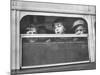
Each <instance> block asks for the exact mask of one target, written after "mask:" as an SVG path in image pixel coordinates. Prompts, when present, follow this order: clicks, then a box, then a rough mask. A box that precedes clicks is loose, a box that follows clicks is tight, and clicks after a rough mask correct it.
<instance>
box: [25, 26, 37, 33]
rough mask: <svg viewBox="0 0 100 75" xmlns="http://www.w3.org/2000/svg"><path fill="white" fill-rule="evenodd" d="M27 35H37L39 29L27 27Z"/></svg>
mask: <svg viewBox="0 0 100 75" xmlns="http://www.w3.org/2000/svg"><path fill="white" fill-rule="evenodd" d="M27 30H28V31H27V32H26V33H27V34H36V33H37V29H36V27H35V25H33V24H31V25H30V27H27Z"/></svg>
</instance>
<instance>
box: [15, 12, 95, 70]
mask: <svg viewBox="0 0 100 75" xmlns="http://www.w3.org/2000/svg"><path fill="white" fill-rule="evenodd" d="M25 15H45V16H61V17H74V18H75V17H81V18H83V19H85V20H86V21H87V23H88V35H87V34H82V35H75V34H72V35H70V34H63V35H61V34H59V35H58V34H35V36H34V35H27V34H21V35H20V20H21V18H22V17H23V16H25ZM16 17H17V18H16V20H17V21H16V26H17V27H16V34H17V39H16V40H17V49H18V53H17V61H18V63H17V66H18V67H20V68H29V67H22V63H21V61H22V39H21V38H23V37H50V36H51V37H72V36H73V37H88V51H89V61H88V62H94V61H95V55H94V54H95V53H94V50H93V49H94V48H95V45H94V44H93V43H94V42H95V37H94V36H93V35H94V33H92V30H94V28H93V26H92V25H93V22H92V19H94V17H91V16H90V15H82V14H67V13H66V14H63V13H49V12H34V11H17V14H16ZM47 35H48V36H47ZM20 37H21V38H20ZM92 39H94V40H92ZM93 45H94V46H93ZM92 46H93V47H92ZM92 48H93V49H92ZM78 63H85V62H84V61H83V62H77V63H73V64H78ZM86 63H87V61H86ZM70 64H71V63H70ZM58 65H59V64H58ZM60 65H62V64H60ZM66 65H67V64H66ZM47 66H49V65H47ZM51 66H52V65H51ZM53 66H54V65H53ZM55 66H56V65H55ZM39 67H45V65H44V66H39ZM32 68H36V66H35V67H32Z"/></svg>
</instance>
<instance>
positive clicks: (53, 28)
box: [20, 15, 89, 66]
mask: <svg viewBox="0 0 100 75" xmlns="http://www.w3.org/2000/svg"><path fill="white" fill-rule="evenodd" d="M87 26H88V25H87V22H86V21H85V20H84V19H82V18H76V17H75V18H74V17H59V16H58V17H55V16H37V15H26V16H24V17H23V18H22V19H21V21H20V35H21V39H22V66H34V65H46V64H56V63H67V62H75V61H86V60H89V55H88V27H87Z"/></svg>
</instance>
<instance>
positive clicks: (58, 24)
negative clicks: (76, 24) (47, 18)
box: [53, 21, 65, 34]
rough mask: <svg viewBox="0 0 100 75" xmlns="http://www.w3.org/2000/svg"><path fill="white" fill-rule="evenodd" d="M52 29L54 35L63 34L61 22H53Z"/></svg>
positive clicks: (63, 29)
mask: <svg viewBox="0 0 100 75" xmlns="http://www.w3.org/2000/svg"><path fill="white" fill-rule="evenodd" d="M53 27H54V32H55V34H63V33H64V32H65V28H64V24H63V22H61V21H58V22H54V25H53Z"/></svg>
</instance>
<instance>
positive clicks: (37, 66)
mask: <svg viewBox="0 0 100 75" xmlns="http://www.w3.org/2000/svg"><path fill="white" fill-rule="evenodd" d="M89 62H90V61H89V60H87V61H77V62H68V63H58V64H47V65H36V66H22V67H21V68H23V69H25V68H40V67H50V66H63V65H72V64H81V63H89Z"/></svg>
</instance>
